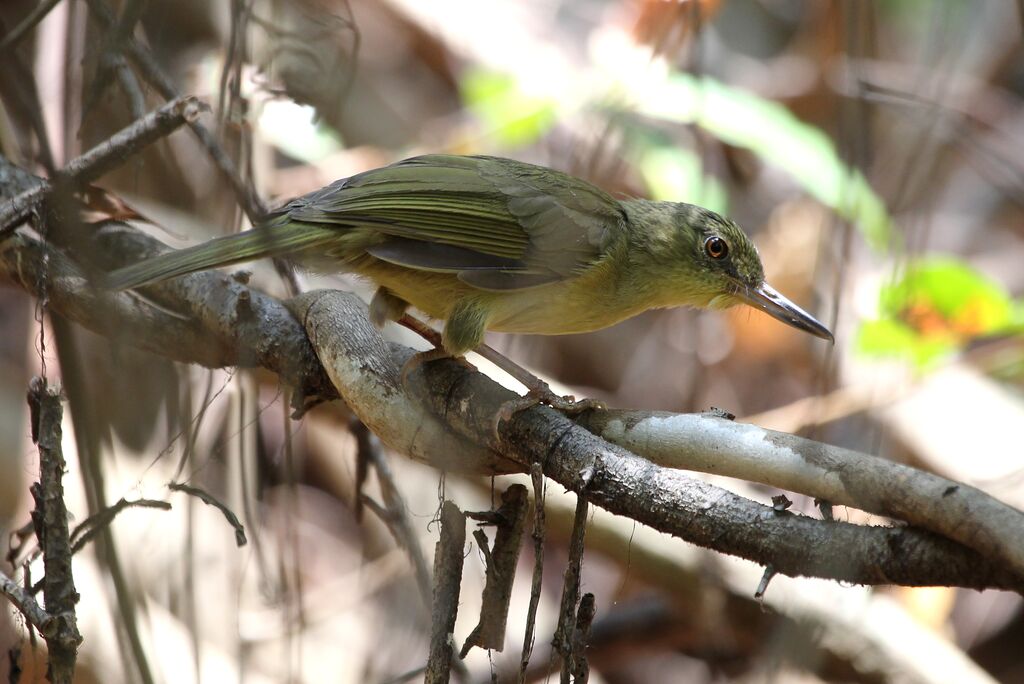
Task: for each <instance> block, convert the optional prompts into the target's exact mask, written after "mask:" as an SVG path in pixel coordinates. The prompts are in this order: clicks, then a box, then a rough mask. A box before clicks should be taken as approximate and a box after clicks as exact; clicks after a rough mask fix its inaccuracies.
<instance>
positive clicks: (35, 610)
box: [0, 570, 57, 639]
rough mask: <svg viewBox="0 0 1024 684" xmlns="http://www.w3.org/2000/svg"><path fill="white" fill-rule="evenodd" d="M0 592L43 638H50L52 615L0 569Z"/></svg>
mask: <svg viewBox="0 0 1024 684" xmlns="http://www.w3.org/2000/svg"><path fill="white" fill-rule="evenodd" d="M0 594H3V595H4V596H6V597H7V600H9V601H10V602H11V603H13V604H14V607H15V608H17V609H18V612H19V613H21V614H22V615H24V616H25V619H26V620H28V622H29V624H30V625H32V626H33V627H35V628H36V630H37V631H38V632H39V633H40V634H42V635H43V638H44V639H50V638H52V637H53V636H54V634H55V633H56V629H57V622H56V621H55V620H54V619H53V616H52V615H50V614H49V613H47V612H46V611H45V610H43V608H42V606H40V605H39V604H38V603H37V602H36V600H35V598H33V597H32V594H30V593H29V592H28V591H26V590H25V589H23V588H22V587H21V585H20V584H18V583H17V582H15V581H14V580H13V579H11V578H10V577H8V576H7V574H6V573H4V572H3V571H2V570H0Z"/></svg>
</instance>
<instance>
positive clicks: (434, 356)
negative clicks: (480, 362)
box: [399, 347, 476, 387]
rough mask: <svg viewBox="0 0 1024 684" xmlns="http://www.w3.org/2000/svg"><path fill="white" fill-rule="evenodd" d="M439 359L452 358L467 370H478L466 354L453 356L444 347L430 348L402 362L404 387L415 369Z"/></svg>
mask: <svg viewBox="0 0 1024 684" xmlns="http://www.w3.org/2000/svg"><path fill="white" fill-rule="evenodd" d="M438 359H452V360H453V361H455V362H456V363H458V364H460V365H462V366H464V367H465V368H466V369H467V370H471V371H475V370H476V366H474V365H473V364H471V363H470V362H469V361H467V360H466V357H465V356H452V355H451V354H449V353H448V352H447V351H445V350H444V349H442V348H439V347H435V348H434V349H428V350H427V351H422V352H417V353H415V354H413V355H412V356H410V357H409V359H408V360H407V361H406V362H405V363H404V364H402V371H401V374H400V375H399V379H400V382H401V385H402V387H405V382H406V380H408V379H409V375H410V374H411V373H412V372H413V371H414V370H416V369H417V368H419V367H420V366H422V365H423V364H425V363H430V362H431V361H437V360H438Z"/></svg>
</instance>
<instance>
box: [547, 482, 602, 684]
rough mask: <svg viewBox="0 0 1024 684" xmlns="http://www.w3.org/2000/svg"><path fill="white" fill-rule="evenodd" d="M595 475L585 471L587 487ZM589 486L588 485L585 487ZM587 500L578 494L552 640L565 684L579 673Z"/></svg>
mask: <svg viewBox="0 0 1024 684" xmlns="http://www.w3.org/2000/svg"><path fill="white" fill-rule="evenodd" d="M592 476H593V473H592V471H584V472H583V473H581V474H580V479H581V480H583V482H584V483H586V482H589V480H590V479H591V478H592ZM584 486H586V484H584ZM587 508H588V506H587V497H586V496H585V495H584V494H582V493H577V494H576V517H575V518H574V519H573V523H572V534H571V535H570V536H569V564H568V565H567V566H566V568H565V580H564V582H563V584H562V604H561V607H560V608H559V610H558V627H557V628H556V629H555V635H554V638H553V639H552V645H553V646H554V651H552V654H554V653H558V654H560V655H561V656H562V678H561V681H562V683H563V684H569V676H570V675H571V674H572V672H573V671H574V670H575V667H576V661H575V655H576V654H575V653H574V651H573V638H572V633H573V625H574V624H575V622H576V619H575V616H576V603H577V601H578V600H579V595H580V572H581V570H582V566H583V540H584V537H585V536H586V532H587Z"/></svg>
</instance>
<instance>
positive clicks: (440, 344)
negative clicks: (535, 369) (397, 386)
mask: <svg viewBox="0 0 1024 684" xmlns="http://www.w3.org/2000/svg"><path fill="white" fill-rule="evenodd" d="M477 314H478V311H477V310H476V309H475V307H472V306H471V305H466V306H457V307H456V308H455V310H454V311H453V312H452V315H451V316H449V318H448V322H447V324H446V325H445V329H444V336H443V337H442V336H441V335H439V334H438V333H437V331H436V330H434V329H433V328H431V327H429V326H428V325H426V324H425V323H423V322H421V321H418V320H416V319H414V318H412V317H411V316H402V318H401V319H400V320H399V323H401V324H402V325H404V326H405V327H407V328H409V329H410V330H412V331H414V332H416V333H418V334H419V335H420V336H421V337H423V338H424V339H426V340H427V341H428V342H430V343H431V344H433V345H434V347H435V348H434V349H432V350H430V351H426V352H420V353H419V354H416V355H415V356H413V357H412V358H410V359H409V360H408V361H406V362H405V366H403V368H402V379H403V381H404V379H405V377H406V376H407V375H408V373H409V372H411V371H412V370H413V369H414V368H417V367H418V366H419V365H420V364H423V363H426V362H427V361H433V360H434V359H439V358H444V357H447V356H454V355H453V354H451V353H450V352H448V351H447V349H463V348H466V349H473V351H475V352H476V353H477V354H479V355H480V356H482V357H483V358H485V359H487V360H488V361H490V362H491V363H493V364H494V365H495V366H497V367H498V368H500V369H501V370H503V371H505V372H506V373H508V374H509V375H511V376H512V377H513V378H514V379H515V380H516V381H518V382H519V383H521V384H522V385H523V386H524V387H526V390H527V392H526V395H525V396H522V397H518V398H516V399H512V400H510V401H507V402H505V403H504V404H503V405H502V407H501V409H500V410H499V412H498V418H497V421H496V424H495V427H497V423H500V422H503V421H506V420H508V419H510V418H511V417H512V416H514V415H515V414H516V413H518V412H519V411H523V410H526V409H528V408H531V407H533V406H536V405H538V404H546V405H548V406H550V407H551V408H553V409H555V410H558V411H562V412H564V413H566V414H569V415H573V414H577V413H582V412H583V411H587V410H590V409H602V408H604V404H602V403H601V402H600V401H597V400H595V399H583V400H580V401H576V398H575V397H573V396H565V397H563V396H561V395H558V394H555V393H554V392H552V391H551V388H550V387H549V386H548V384H547V383H546V382H544V381H543V380H541V379H540V378H538V377H537V376H536V375H534V374H533V373H531V372H530V371H528V370H526V369H525V368H523V367H522V366H520V365H519V364H517V363H516V362H514V361H512V360H511V359H509V358H508V357H507V356H504V355H502V354H499V353H498V352H496V351H495V350H494V349H492V348H490V347H488V346H487V345H486V344H483V343H482V342H481V341H480V340H482V338H483V333H484V329H485V327H486V320H485V319H483V318H481V317H480V316H478V315H477ZM454 358H456V360H460V361H461V362H462V363H465V364H466V365H467V366H469V368H470V369H472V370H476V369H475V368H474V367H473V366H471V365H469V363H468V362H466V360H465V359H464V358H463V357H461V356H455V357H454Z"/></svg>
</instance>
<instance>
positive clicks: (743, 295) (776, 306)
mask: <svg viewBox="0 0 1024 684" xmlns="http://www.w3.org/2000/svg"><path fill="white" fill-rule="evenodd" d="M737 295H738V296H739V298H740V299H742V300H743V301H744V302H746V303H747V304H749V305H750V306H753V307H755V308H757V309H760V310H761V311H764V312H765V313H766V314H768V315H769V316H771V317H772V318H777V319H778V320H780V321H782V322H783V323H785V324H786V325H791V326H793V327H794V328H796V329H798V330H803V331H804V332H809V333H811V334H812V335H814V336H815V337H820V338H821V339H823V340H828V341H829V342H832V343H833V344H835V338H834V337H833V336H832V333H831V332H829V329H828V328H826V327H825V326H823V325H822V324H821V323H819V322H818V321H817V319H815V318H814V317H813V316H811V314H809V313H807V312H806V311H804V310H803V309H801V308H800V307H799V306H797V305H796V304H794V303H793V302H791V301H789V300H788V299H786V298H785V297H783V296H782V295H781V294H779V292H778V291H777V290H776V289H775V288H774V287H772V286H771V285H769V284H768V283H761V284H760V285H758V286H757V287H746V286H744V287H740V288H739V292H738V293H737Z"/></svg>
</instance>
